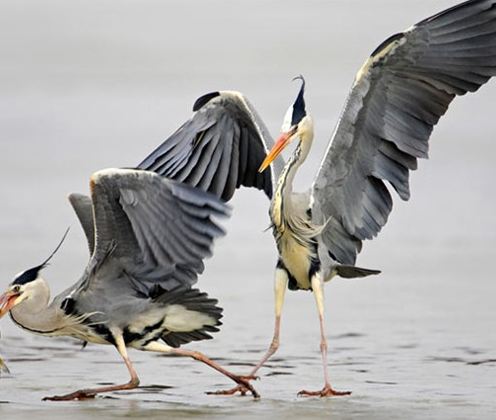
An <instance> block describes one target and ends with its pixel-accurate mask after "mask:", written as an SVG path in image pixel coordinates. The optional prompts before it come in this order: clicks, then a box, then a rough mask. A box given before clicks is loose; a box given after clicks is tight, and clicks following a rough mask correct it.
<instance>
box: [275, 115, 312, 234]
mask: <svg viewBox="0 0 496 420" xmlns="http://www.w3.org/2000/svg"><path fill="white" fill-rule="evenodd" d="M298 132H299V133H300V134H299V137H300V138H299V142H298V144H297V146H296V148H295V150H294V151H293V154H292V155H291V157H290V158H289V160H288V162H287V163H286V165H285V166H284V169H283V170H282V172H281V175H280V176H279V179H278V181H277V188H276V190H275V193H274V198H273V200H272V210H271V215H272V222H273V223H274V224H275V225H276V226H281V225H282V224H283V223H284V221H283V218H284V215H283V213H284V214H289V213H291V210H292V209H293V205H292V204H293V203H292V194H293V182H294V178H295V176H296V173H297V172H298V169H299V168H300V166H301V165H302V164H303V162H304V161H305V159H306V158H307V156H308V153H309V151H310V148H311V146H312V141H313V123H312V119H311V117H310V116H308V115H307V116H306V117H305V118H304V119H303V120H302V121H301V122H300V127H299V130H298ZM283 209H284V210H283Z"/></svg>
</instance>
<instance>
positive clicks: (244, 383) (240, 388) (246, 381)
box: [206, 375, 260, 399]
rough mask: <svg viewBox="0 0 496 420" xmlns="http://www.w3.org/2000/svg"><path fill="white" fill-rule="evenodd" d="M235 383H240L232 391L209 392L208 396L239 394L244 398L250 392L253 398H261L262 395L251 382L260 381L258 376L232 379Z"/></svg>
mask: <svg viewBox="0 0 496 420" xmlns="http://www.w3.org/2000/svg"><path fill="white" fill-rule="evenodd" d="M232 379H233V380H234V381H235V382H237V383H238V385H237V386H235V387H234V388H231V389H225V390H218V391H208V392H206V394H207V395H235V394H236V393H238V392H239V395H240V396H242V397H244V396H245V395H246V394H247V393H248V392H250V393H251V394H252V395H253V398H255V399H258V398H260V394H259V393H258V392H257V390H256V389H255V388H253V385H252V384H250V381H252V380H256V379H258V376H252V375H251V376H235V377H234V378H232Z"/></svg>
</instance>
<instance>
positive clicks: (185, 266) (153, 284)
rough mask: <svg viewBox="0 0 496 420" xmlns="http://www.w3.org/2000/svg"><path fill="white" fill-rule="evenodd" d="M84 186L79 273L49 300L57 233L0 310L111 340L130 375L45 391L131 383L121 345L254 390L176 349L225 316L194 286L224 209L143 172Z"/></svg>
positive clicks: (33, 325)
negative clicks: (190, 362)
mask: <svg viewBox="0 0 496 420" xmlns="http://www.w3.org/2000/svg"><path fill="white" fill-rule="evenodd" d="M90 187H91V198H90V197H87V196H84V195H76V194H72V195H70V196H69V200H70V202H71V204H72V206H73V207H74V210H75V211H76V214H77V216H78V218H79V220H80V222H81V224H82V227H83V229H84V232H85V234H86V237H87V240H88V246H89V249H90V253H91V258H90V260H89V262H88V265H87V267H86V269H85V270H84V273H83V275H82V277H81V279H80V280H79V281H78V282H77V283H76V284H74V285H73V286H71V287H69V288H68V289H67V290H65V291H64V292H62V293H61V294H59V295H58V296H56V297H55V298H54V299H53V300H52V301H51V302H50V290H49V287H48V284H47V283H46V282H45V280H44V279H43V278H42V277H41V271H42V269H43V268H44V267H45V266H46V265H47V263H48V261H49V260H50V258H51V257H52V256H53V255H54V253H55V252H56V251H57V249H58V247H60V245H61V244H62V241H63V239H62V241H61V243H60V244H59V246H58V247H57V248H56V249H55V251H54V252H53V253H52V255H50V257H48V258H47V260H45V261H44V262H43V263H42V264H40V265H38V266H36V267H34V268H31V269H29V270H26V271H24V272H22V273H20V274H19V275H17V276H16V277H15V279H14V281H13V282H12V284H11V286H10V287H9V288H8V289H7V291H6V292H5V293H4V294H3V295H2V296H0V317H1V316H3V315H4V314H5V313H7V312H8V311H10V316H11V318H12V320H13V321H14V323H15V324H17V325H18V326H19V327H21V328H23V329H25V330H27V331H29V332H32V333H35V334H41V335H46V336H70V337H74V338H77V339H80V340H83V341H85V342H92V343H97V344H111V345H113V346H115V347H116V349H117V351H118V352H119V354H120V355H121V357H122V358H123V360H124V362H125V364H126V366H127V369H128V370H129V374H130V376H131V379H130V380H129V382H128V383H125V384H122V385H112V386H103V387H100V388H95V389H83V390H79V391H75V392H72V393H70V394H67V395H62V396H55V397H48V398H46V399H48V400H71V399H84V398H91V397H94V396H95V395H96V394H98V393H102V392H109V391H116V390H125V389H132V388H136V387H137V386H138V385H139V379H138V375H137V373H136V370H135V369H134V367H133V364H132V363H131V360H130V359H129V356H128V354H127V350H126V348H127V347H131V348H135V349H139V350H145V351H152V352H160V353H165V354H171V355H178V356H189V357H192V358H193V359H196V360H199V361H201V362H203V363H205V364H207V365H208V366H211V367H212V368H214V369H216V370H217V371H219V372H220V373H222V374H224V375H226V376H227V377H229V378H230V379H232V380H233V381H235V382H236V383H237V384H239V385H242V386H244V387H246V386H248V387H249V389H250V390H251V392H252V394H253V396H255V397H256V396H258V394H257V393H256V391H255V390H254V389H253V388H252V387H251V386H250V384H249V382H248V381H247V379H246V378H243V377H239V376H236V375H233V374H232V373H230V372H228V371H227V370H225V369H223V368H222V367H221V366H219V365H218V364H217V363H215V362H213V361H212V360H210V359H208V358H207V357H206V356H204V355H203V354H201V353H199V352H196V351H191V350H185V349H181V348H179V346H180V345H182V344H185V343H188V342H190V341H196V340H204V339H208V338H211V336H210V334H209V333H212V332H216V331H218V326H219V325H220V324H221V323H220V318H221V317H222V309H221V308H220V307H218V306H217V300H215V299H211V298H209V297H208V296H207V295H206V294H205V293H202V292H200V291H199V290H197V289H193V288H192V287H191V286H192V284H194V283H195V282H196V279H197V276H198V274H199V273H201V272H202V271H203V268H204V266H203V262H202V260H203V258H205V257H206V256H208V255H210V252H211V246H212V242H213V240H214V238H216V237H218V236H220V235H222V234H223V233H224V232H223V230H222V228H221V227H220V226H219V224H218V220H217V219H218V218H219V217H225V216H227V215H228V214H229V208H228V207H227V206H226V205H225V204H223V203H222V202H221V201H220V200H218V199H217V198H216V197H214V196H212V195H211V194H208V193H205V192H203V191H201V190H198V189H195V188H192V187H190V186H188V185H182V184H179V183H177V182H175V181H171V180H168V179H164V178H161V177H160V176H158V175H156V174H154V173H150V172H146V171H141V170H124V169H107V170H103V171H99V172H96V173H95V174H93V176H92V177H91V181H90ZM66 234H67V232H66ZM64 237H65V235H64Z"/></svg>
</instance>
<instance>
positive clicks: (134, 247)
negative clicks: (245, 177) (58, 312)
mask: <svg viewBox="0 0 496 420" xmlns="http://www.w3.org/2000/svg"><path fill="white" fill-rule="evenodd" d="M90 185H91V200H92V203H93V215H94V219H93V220H94V232H95V240H94V250H93V254H92V257H91V260H90V262H89V264H88V269H87V270H88V271H89V272H96V271H98V269H99V268H100V267H102V266H104V265H105V266H106V267H107V269H108V268H109V267H110V266H112V267H114V268H115V269H117V270H124V271H125V272H126V273H128V274H129V275H130V276H131V277H132V278H133V279H134V280H135V281H136V282H137V283H139V284H137V287H138V288H139V290H150V288H151V287H154V286H157V285H159V286H161V287H162V288H164V289H170V288H172V287H175V286H177V285H181V284H182V285H191V284H193V283H195V282H196V280H197V276H198V274H199V273H201V272H202V271H203V269H204V265H203V259H204V258H205V257H207V256H210V255H211V248H212V243H213V240H214V238H216V237H218V236H221V235H223V234H224V231H223V230H222V228H221V227H220V226H219V224H218V221H217V220H216V219H217V218H218V217H222V216H227V215H228V214H229V207H228V206H227V205H225V204H224V203H222V202H221V201H220V200H219V199H217V198H216V197H214V196H213V195H211V194H208V193H205V192H203V191H201V190H198V189H195V188H192V187H190V186H187V185H182V184H179V183H177V182H175V181H171V180H168V179H165V178H161V177H160V176H158V175H157V174H154V173H152V172H147V171H138V170H128V169H106V170H103V171H99V172H96V173H95V174H93V176H92V177H91V182H90ZM71 201H72V200H71ZM110 263H111V264H110ZM87 277H88V279H89V282H90V283H91V281H94V280H92V279H95V278H97V279H99V280H98V281H102V280H101V279H102V278H103V277H104V276H99V275H93V276H91V275H89V276H87ZM110 277H112V276H109V281H112V280H110Z"/></svg>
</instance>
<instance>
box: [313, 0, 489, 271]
mask: <svg viewBox="0 0 496 420" xmlns="http://www.w3.org/2000/svg"><path fill="white" fill-rule="evenodd" d="M495 74H496V1H495V0H473V1H468V2H465V3H462V4H460V5H458V6H455V7H453V8H451V9H449V10H446V11H444V12H442V13H439V14H438V15H435V16H433V17H431V18H429V19H426V20H424V21H422V22H420V23H418V24H417V25H415V26H413V27H412V28H410V29H408V30H407V31H405V32H403V33H399V34H396V35H394V36H392V37H390V38H389V39H388V40H386V41H385V42H384V43H382V44H381V45H380V46H379V47H378V48H377V49H376V50H375V51H374V52H373V53H372V55H371V57H370V58H369V59H368V60H367V61H366V63H365V64H364V66H363V67H362V68H361V69H360V71H359V72H358V74H357V76H356V79H355V83H354V85H353V88H352V90H351V93H350V95H349V96H348V99H347V103H346V105H345V108H344V111H343V114H342V116H341V118H340V121H339V123H338V125H337V128H336V130H335V133H334V136H333V138H332V140H331V143H330V145H329V148H328V151H327V153H326V155H325V157H324V160H323V162H322V165H321V168H320V170H319V172H318V174H317V176H316V178H315V180H314V183H313V185H312V190H311V197H312V201H311V202H312V214H313V218H314V219H315V220H316V221H317V222H318V223H324V222H327V225H326V227H325V229H324V230H323V232H322V236H321V238H322V241H323V243H324V245H325V247H326V248H327V249H328V251H329V253H330V256H331V257H332V258H334V259H335V260H337V261H339V262H340V263H343V264H354V263H355V259H356V256H357V254H358V252H359V251H360V249H361V243H362V241H363V240H364V239H371V238H373V237H374V236H376V235H377V233H378V232H379V231H380V230H381V228H382V227H383V226H384V224H385V223H386V221H387V218H388V215H389V213H390V212H391V209H392V198H391V195H390V193H389V191H388V189H387V188H386V186H385V181H388V182H389V183H390V184H391V185H392V186H393V188H394V189H395V190H396V192H397V193H398V195H399V196H400V197H401V198H402V199H403V200H408V199H409V197H410V191H409V181H408V178H409V171H410V170H415V169H416V168H417V158H427V156H428V139H429V137H430V134H431V132H432V129H433V126H434V125H435V124H436V123H437V122H438V120H439V118H440V117H441V116H442V115H443V114H444V113H445V112H446V110H447V108H448V105H449V104H450V102H451V101H452V100H453V98H454V97H455V96H457V95H463V94H465V93H466V92H475V91H476V90H477V89H479V87H480V86H481V85H483V84H484V83H486V82H487V81H488V80H489V78H490V77H491V76H494V75H495Z"/></svg>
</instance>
